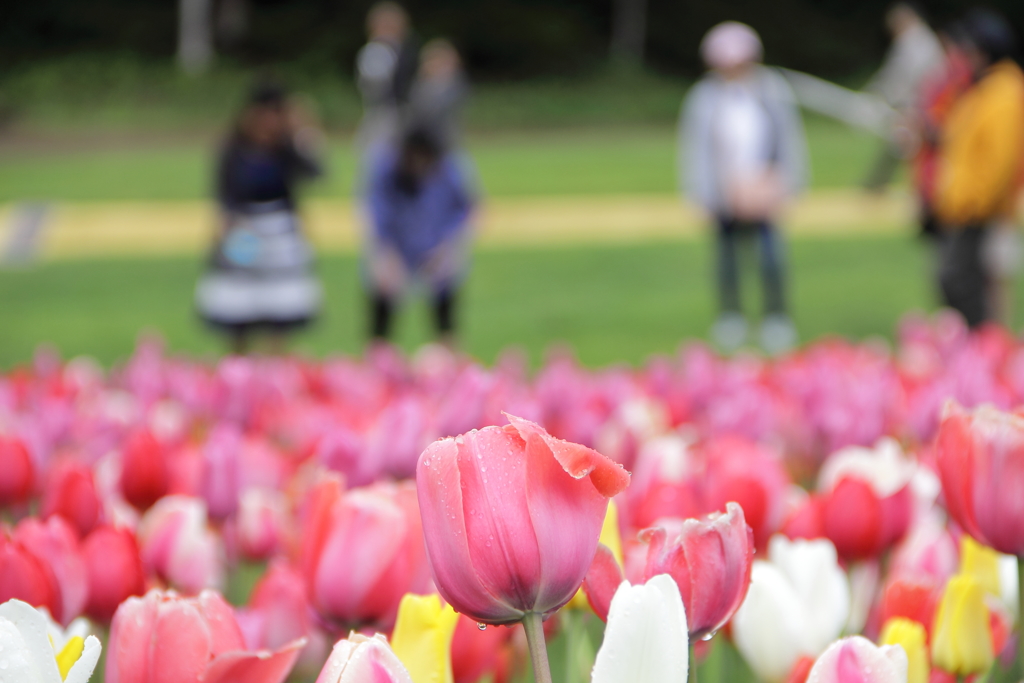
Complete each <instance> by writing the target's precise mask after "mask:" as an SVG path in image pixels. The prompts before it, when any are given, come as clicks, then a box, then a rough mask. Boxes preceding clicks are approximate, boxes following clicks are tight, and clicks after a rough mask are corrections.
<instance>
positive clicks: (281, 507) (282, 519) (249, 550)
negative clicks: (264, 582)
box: [234, 488, 288, 560]
mask: <svg viewBox="0 0 1024 683" xmlns="http://www.w3.org/2000/svg"><path fill="white" fill-rule="evenodd" d="M287 527H288V510H287V501H286V500H285V498H284V495H283V494H281V493H279V492H277V491H270V490H267V489H257V488H251V489H247V490H246V491H245V492H244V493H242V496H241V498H240V500H239V503H238V514H237V515H236V516H235V519H234V532H235V535H236V541H237V543H238V551H239V552H240V553H241V555H242V557H244V558H246V559H247V560H266V559H268V558H270V557H271V556H273V555H274V554H275V553H277V552H278V551H280V550H282V549H283V548H284V545H285V541H286V540H287V535H288V528H287Z"/></svg>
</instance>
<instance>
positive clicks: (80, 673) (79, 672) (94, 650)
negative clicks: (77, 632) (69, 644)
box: [64, 636, 103, 683]
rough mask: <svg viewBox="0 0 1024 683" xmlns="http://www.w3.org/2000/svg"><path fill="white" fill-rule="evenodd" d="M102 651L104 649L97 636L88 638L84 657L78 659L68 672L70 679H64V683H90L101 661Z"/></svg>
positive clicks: (83, 653)
mask: <svg viewBox="0 0 1024 683" xmlns="http://www.w3.org/2000/svg"><path fill="white" fill-rule="evenodd" d="M102 651H103V647H102V646H101V645H100V641H99V640H98V639H97V638H96V636H89V637H88V638H86V639H85V649H84V650H82V655H81V656H80V657H79V658H78V661H77V662H75V663H74V664H73V665H72V666H71V670H70V671H68V677H67V678H65V679H64V683H89V679H90V678H91V677H92V673H93V671H95V670H96V664H97V663H99V661H100V653H101V652H102Z"/></svg>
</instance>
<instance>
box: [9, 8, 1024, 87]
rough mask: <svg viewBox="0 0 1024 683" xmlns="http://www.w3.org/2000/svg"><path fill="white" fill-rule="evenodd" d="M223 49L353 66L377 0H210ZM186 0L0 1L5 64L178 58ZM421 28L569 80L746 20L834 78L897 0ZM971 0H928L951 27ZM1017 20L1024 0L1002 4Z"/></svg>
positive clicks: (676, 50) (495, 11) (872, 59)
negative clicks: (613, 55)
mask: <svg viewBox="0 0 1024 683" xmlns="http://www.w3.org/2000/svg"><path fill="white" fill-rule="evenodd" d="M211 1H212V2H213V3H214V5H213V11H212V14H213V16H212V25H213V27H214V34H215V36H216V39H215V43H216V52H217V54H218V56H219V58H221V59H226V60H229V61H231V62H233V63H237V64H241V65H246V66H259V65H267V64H279V63H283V62H287V63H290V64H292V65H295V66H299V67H301V68H308V69H313V70H316V71H319V72H328V73H338V74H342V75H348V74H349V73H350V72H351V68H352V67H351V65H352V62H353V58H354V55H355V53H356V51H357V50H358V49H359V46H360V45H361V44H362V42H363V40H364V33H363V28H364V26H363V24H364V16H365V13H366V10H367V8H368V7H369V6H370V5H371V4H372V2H371V0H211ZM179 2H181V0H31V1H30V2H17V1H12V2H5V3H0V71H3V70H5V69H10V68H15V67H17V66H19V65H24V64H26V63H28V62H31V61H36V60H40V59H52V58H60V57H66V56H68V55H74V54H83V53H91V54H93V55H101V54H108V55H109V54H112V55H117V56H119V57H124V56H128V57H131V58H138V59H142V60H147V61H152V60H163V59H168V60H169V59H171V58H172V56H173V55H174V53H175V49H176V42H177V28H178V12H179ZM402 4H403V5H404V6H405V7H406V8H407V9H408V10H409V12H410V14H411V15H412V17H413V21H414V23H415V26H416V30H417V31H418V32H419V34H420V35H422V36H423V37H426V38H429V37H433V36H441V35H443V36H447V37H449V38H451V39H452V40H453V41H455V42H456V44H457V45H458V46H459V47H460V48H461V50H462V51H463V53H464V54H465V56H466V60H467V63H468V65H469V68H470V70H471V72H472V73H473V75H474V77H475V78H478V79H486V80H501V79H518V78H527V77H533V76H538V75H559V76H572V75H576V74H581V73H587V72H593V71H596V70H599V69H601V68H603V67H604V66H605V65H606V64H607V63H608V61H609V52H610V45H611V46H615V45H617V46H618V48H619V52H620V53H624V54H627V55H628V54H630V53H635V52H636V51H637V50H638V49H639V46H640V45H642V46H643V47H642V53H643V61H644V62H645V64H646V65H647V66H648V67H650V68H653V69H655V70H658V71H661V72H664V73H667V74H678V75H684V76H693V75H696V73H698V72H699V70H700V63H699V60H698V57H697V53H696V48H697V44H698V42H699V40H700V37H701V36H702V35H703V33H704V32H705V31H706V30H707V29H708V28H709V27H710V26H712V25H714V24H715V23H717V22H719V21H722V20H725V19H738V20H740V21H745V22H747V23H749V24H750V25H752V26H754V27H755V28H756V29H757V30H758V31H759V32H760V33H761V35H762V37H763V39H764V42H765V49H766V53H767V58H768V61H770V62H772V63H776V64H780V65H784V66H788V67H791V68H795V69H801V70H804V71H808V72H811V73H816V74H819V75H822V76H826V77H830V78H838V79H844V78H850V77H854V76H856V75H859V74H864V73H866V72H867V71H868V70H870V69H872V68H873V67H874V66H875V65H876V64H877V63H878V61H879V60H880V59H881V56H882V54H883V52H884V50H885V47H886V44H887V37H886V35H885V31H884V28H883V26H882V16H883V13H884V11H885V9H886V7H887V6H888V5H889V4H890V0H855V1H854V0H774V1H773V2H765V1H764V0H717V1H711V0H690V1H684V0H406V1H405V2H403V3H402ZM972 4H976V3H971V2H969V1H967V0H938V1H936V2H932V3H926V4H925V5H924V9H925V11H926V12H927V13H928V14H929V18H930V19H931V20H932V21H933V23H935V24H937V25H941V24H943V23H945V22H947V21H949V20H951V19H953V18H955V17H957V16H958V15H959V14H961V13H962V12H963V11H964V10H965V9H966V8H967V7H969V6H971V5H972ZM992 4H993V5H994V6H995V7H996V8H998V9H1000V10H1001V11H1003V12H1004V13H1005V14H1006V15H1007V16H1008V17H1009V18H1010V19H1011V21H1013V22H1014V23H1015V24H1016V25H1017V26H1018V27H1021V26H1022V25H1024V2H1022V1H1021V0H995V2H993V3H992Z"/></svg>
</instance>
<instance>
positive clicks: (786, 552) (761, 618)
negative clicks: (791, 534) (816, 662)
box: [732, 536, 850, 683]
mask: <svg viewBox="0 0 1024 683" xmlns="http://www.w3.org/2000/svg"><path fill="white" fill-rule="evenodd" d="M849 616H850V584H849V581H848V580H847V578H846V574H845V573H844V572H843V570H842V568H841V567H840V566H839V561H838V558H837V556H836V549H835V546H833V545H832V543H831V542H829V541H827V540H824V539H822V540H815V541H804V540H796V541H790V540H789V539H787V538H785V537H784V536H775V537H773V538H772V539H771V541H770V542H769V544H768V560H767V561H763V560H758V561H755V562H754V567H753V571H752V572H751V580H750V589H749V590H748V591H747V597H746V599H745V600H744V601H743V604H742V605H740V608H739V610H737V612H736V615H735V616H734V617H733V619H732V635H733V640H734V642H735V643H736V647H737V648H738V649H739V651H740V653H741V654H742V655H743V657H744V659H746V660H747V664H749V665H750V668H751V669H752V670H753V671H754V673H755V674H757V676H758V677H759V678H760V679H761V680H764V681H770V682H772V683H775V682H777V681H782V680H784V679H785V678H786V676H787V675H788V674H789V672H790V669H792V667H793V665H794V664H795V663H796V661H797V660H798V659H799V658H800V657H801V656H808V657H817V656H818V655H820V654H821V653H822V652H824V651H825V649H826V648H827V647H828V646H829V644H830V643H831V642H832V641H834V640H835V639H836V638H838V637H839V635H840V633H842V631H843V627H844V626H845V625H846V622H847V619H849Z"/></svg>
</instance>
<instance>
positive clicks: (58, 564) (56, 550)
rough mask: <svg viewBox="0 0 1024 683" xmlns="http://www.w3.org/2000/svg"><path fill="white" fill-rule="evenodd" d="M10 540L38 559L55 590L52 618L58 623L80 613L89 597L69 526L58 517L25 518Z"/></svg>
mask: <svg viewBox="0 0 1024 683" xmlns="http://www.w3.org/2000/svg"><path fill="white" fill-rule="evenodd" d="M12 539H13V540H14V541H15V542H16V543H20V544H21V545H22V547H24V548H25V549H27V550H28V551H29V552H31V553H32V554H33V555H35V556H36V557H38V558H39V559H40V560H41V561H42V562H43V563H44V564H45V565H46V566H47V568H48V570H49V572H50V573H51V574H52V576H53V578H54V585H55V586H56V588H57V595H56V601H55V604H54V609H51V614H52V615H53V618H54V619H56V620H57V621H59V622H60V623H62V624H65V625H66V624H68V623H70V622H71V620H72V619H74V618H75V617H77V616H79V615H80V614H82V611H83V610H84V609H85V603H86V600H87V599H88V596H89V578H88V576H87V574H86V564H85V556H84V555H83V553H82V549H81V546H80V545H79V542H78V536H76V535H75V532H74V530H73V529H72V528H71V525H70V524H68V523H67V522H65V521H64V520H63V519H62V518H60V517H51V518H50V519H49V520H47V521H46V522H41V521H39V520H38V519H35V518H32V517H29V518H27V519H25V520H23V521H22V522H21V523H20V524H18V526H17V527H15V529H14V533H13V534H12Z"/></svg>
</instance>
